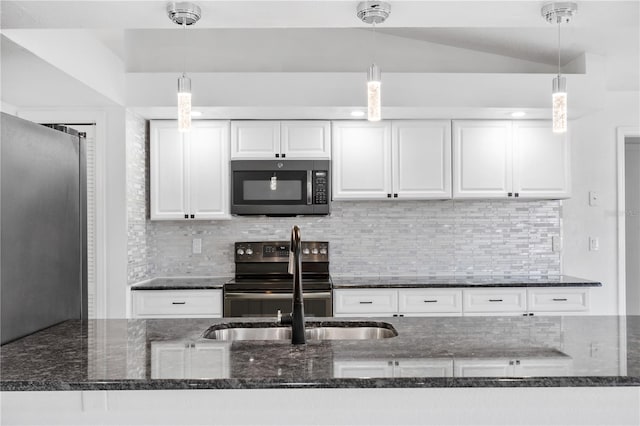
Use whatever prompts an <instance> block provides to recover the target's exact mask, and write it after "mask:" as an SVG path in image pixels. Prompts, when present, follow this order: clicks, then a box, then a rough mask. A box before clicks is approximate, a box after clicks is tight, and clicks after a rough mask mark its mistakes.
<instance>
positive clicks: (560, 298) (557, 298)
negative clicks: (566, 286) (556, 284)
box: [551, 297, 567, 302]
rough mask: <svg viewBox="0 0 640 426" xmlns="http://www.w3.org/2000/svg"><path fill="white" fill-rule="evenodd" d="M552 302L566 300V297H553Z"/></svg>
mask: <svg viewBox="0 0 640 426" xmlns="http://www.w3.org/2000/svg"><path fill="white" fill-rule="evenodd" d="M551 300H553V301H554V302H566V301H567V298H566V297H554V298H553V299H551Z"/></svg>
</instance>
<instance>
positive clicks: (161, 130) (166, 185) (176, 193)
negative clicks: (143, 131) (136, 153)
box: [150, 120, 187, 220]
mask: <svg viewBox="0 0 640 426" xmlns="http://www.w3.org/2000/svg"><path fill="white" fill-rule="evenodd" d="M150 129H151V146H150V149H151V155H150V157H151V164H150V168H151V171H150V172H151V219H152V220H158V219H160V220H162V219H166V220H172V219H184V215H185V214H186V213H187V204H186V203H187V193H186V181H185V179H186V172H185V147H184V142H183V138H182V134H181V133H180V132H178V126H177V123H176V121H175V120H167V121H162V120H153V121H151V125H150Z"/></svg>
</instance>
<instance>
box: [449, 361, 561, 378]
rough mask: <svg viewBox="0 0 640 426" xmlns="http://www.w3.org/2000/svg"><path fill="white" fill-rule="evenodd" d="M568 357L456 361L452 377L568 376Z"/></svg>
mask: <svg viewBox="0 0 640 426" xmlns="http://www.w3.org/2000/svg"><path fill="white" fill-rule="evenodd" d="M572 365H573V361H572V359H571V358H569V357H549V358H522V359H506V358H505V359H456V360H454V362H453V367H454V372H453V375H454V377H529V376H531V377H535V376H541V377H552V376H570V375H571V370H572Z"/></svg>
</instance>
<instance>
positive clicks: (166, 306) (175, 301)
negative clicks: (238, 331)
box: [132, 290, 222, 318]
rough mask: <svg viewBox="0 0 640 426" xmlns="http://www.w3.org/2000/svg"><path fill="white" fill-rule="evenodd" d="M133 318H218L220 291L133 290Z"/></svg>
mask: <svg viewBox="0 0 640 426" xmlns="http://www.w3.org/2000/svg"><path fill="white" fill-rule="evenodd" d="M132 298H133V317H134V318H220V317H221V316H222V290H135V291H132Z"/></svg>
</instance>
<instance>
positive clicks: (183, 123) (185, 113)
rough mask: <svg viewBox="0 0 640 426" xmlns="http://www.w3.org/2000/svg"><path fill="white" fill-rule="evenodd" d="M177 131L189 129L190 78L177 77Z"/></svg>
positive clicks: (187, 130)
mask: <svg viewBox="0 0 640 426" xmlns="http://www.w3.org/2000/svg"><path fill="white" fill-rule="evenodd" d="M178 131H180V132H189V131H191V79H190V78H189V77H187V76H185V75H184V74H182V77H180V78H178Z"/></svg>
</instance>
